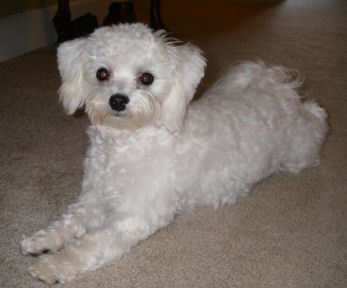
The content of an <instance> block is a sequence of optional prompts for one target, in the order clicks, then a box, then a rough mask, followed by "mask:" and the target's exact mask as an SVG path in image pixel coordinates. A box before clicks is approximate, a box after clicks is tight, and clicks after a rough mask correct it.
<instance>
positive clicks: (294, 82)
mask: <svg viewBox="0 0 347 288" xmlns="http://www.w3.org/2000/svg"><path fill="white" fill-rule="evenodd" d="M302 83H303V77H302V75H301V74H300V72H299V71H298V70H296V69H288V68H285V67H283V66H272V67H267V66H266V65H265V63H264V62H262V61H258V62H240V63H238V64H235V65H233V66H232V67H230V68H229V70H228V71H227V73H225V74H224V76H222V77H221V78H220V79H219V80H218V81H217V82H216V83H215V84H214V85H213V86H212V87H211V88H210V89H209V91H208V93H207V94H209V93H218V92H219V90H220V91H223V92H224V93H225V92H230V94H234V93H235V92H240V91H242V90H244V89H246V88H248V87H250V86H255V85H256V86H257V87H258V88H260V87H264V88H266V87H267V86H268V85H271V86H276V87H278V88H279V87H280V88H281V89H283V88H287V89H295V88H297V87H299V86H301V84H302ZM235 94H237V93H235Z"/></svg>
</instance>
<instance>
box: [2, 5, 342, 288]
mask: <svg viewBox="0 0 347 288" xmlns="http://www.w3.org/2000/svg"><path fill="white" fill-rule="evenodd" d="M138 2H139V4H138V6H136V3H138ZM162 2H164V3H162V18H163V19H164V21H165V24H166V26H167V28H169V29H170V30H171V31H173V36H176V37H178V38H180V39H183V40H189V41H192V42H193V43H195V44H197V45H199V46H200V47H201V48H202V49H203V50H204V51H205V52H206V54H205V55H206V57H207V58H208V61H209V64H208V65H209V66H208V69H207V75H206V77H205V79H204V82H203V83H202V84H201V86H200V88H199V92H198V94H199V93H201V92H202V91H203V90H204V89H206V87H207V86H208V85H210V84H211V83H212V82H213V81H214V80H215V79H216V78H217V77H218V76H219V75H220V74H221V73H222V72H223V70H225V69H226V67H227V66H228V65H230V64H232V63H233V62H235V61H238V60H246V59H251V60H257V59H262V60H264V61H266V62H269V63H274V64H283V65H285V66H288V67H291V68H298V69H299V70H300V71H302V72H303V73H304V75H305V78H306V81H305V84H304V85H303V87H301V88H300V92H301V93H302V94H303V95H304V96H305V97H307V98H311V97H314V98H315V99H317V101H318V102H319V103H320V104H321V105H322V106H323V107H324V108H326V110H327V111H328V113H329V122H330V126H331V129H330V133H329V137H328V139H327V141H326V144H325V146H324V150H323V153H322V161H321V165H320V166H319V167H317V168H314V169H309V170H306V171H304V172H303V173H301V174H299V175H291V174H280V175H276V176H273V177H271V178H270V179H267V180H266V181H263V182H262V183H260V184H259V185H257V186H256V187H255V188H254V189H253V193H252V195H251V196H250V197H247V198H242V199H240V200H239V201H238V202H237V204H236V205H234V206H225V207H223V208H221V209H220V210H217V211H213V210H211V209H208V208H201V209H197V210H195V211H193V212H189V213H184V214H182V215H180V216H178V217H177V219H176V221H175V223H174V224H172V225H170V226H169V227H167V228H165V229H163V230H161V231H159V232H158V233H157V234H155V235H154V236H152V237H151V238H149V239H148V240H146V241H143V242H142V243H141V244H140V245H138V246H137V247H135V248H134V249H132V250H131V252H130V253H129V254H127V255H125V256H124V257H123V258H121V259H120V260H119V261H116V262H113V263H111V264H110V265H108V266H106V267H103V268H101V269H99V270H97V271H95V272H91V273H89V274H86V275H83V277H80V278H79V279H77V280H75V281H74V282H72V283H70V284H68V285H66V287H74V288H75V287H76V288H77V287H79V288H80V287H86V288H91V287H93V288H95V287H100V288H101V287H141V288H147V287H152V288H153V287H276V288H278V287H312V288H319V287H322V288H323V287H324V288H325V287H334V288H337V287H341V288H342V287H346V286H347V263H346V259H347V257H346V249H347V239H346V232H347V227H346V223H347V219H346V214H347V213H346V211H347V197H346V190H347V176H346V172H347V165H346V164H347V159H346V158H347V157H346V156H347V153H346V152H347V147H346V140H347V137H346V136H347V135H346V134H347V122H346V120H347V116H346V114H347V109H346V108H347V107H346V103H347V93H346V90H347V68H346V67H347V66H346V65H347V17H346V15H347V2H346V1H345V0H329V1H326V0H325V1H324V0H306V1H302V0H287V1H285V2H282V3H278V4H276V5H269V6H264V5H256V6H254V5H244V6H237V5H235V4H231V3H232V2H233V1H223V0H219V1H208V0H200V1H197V0H193V1H184V0H180V1H178V0H165V1H162ZM237 2H239V3H240V2H242V1H237ZM247 2H248V3H251V2H252V1H247ZM255 2H257V3H260V2H262V1H255ZM270 2H274V1H270ZM134 3H135V7H137V9H138V11H137V13H138V18H139V20H143V21H146V20H147V18H146V17H145V15H146V14H145V13H144V11H145V10H144V9H147V8H148V7H147V6H148V5H147V6H146V5H144V4H143V1H140V0H139V1H134ZM211 3H213V4H211ZM235 3H236V2H235ZM140 8H141V9H140ZM142 8H143V9H142ZM146 11H147V10H146ZM192 11H194V12H192ZM141 17H142V18H141ZM55 53H56V51H55V47H53V46H52V47H47V48H44V49H41V50H39V51H35V52H33V53H29V54H27V55H24V56H21V57H19V58H16V59H14V60H11V61H8V62H4V63H1V64H0V121H1V122H0V123H1V126H0V231H1V232H0V243H1V244H0V265H1V266H0V287H4V288H5V287H6V288H7V287H11V288H13V287H20V288H27V287H45V285H44V284H42V283H40V282H38V281H37V280H34V279H32V278H31V277H30V276H29V274H28V273H27V272H26V270H27V268H28V267H29V265H30V263H31V262H32V260H33V259H32V258H31V257H27V256H22V255H21V253H20V249H19V245H18V242H19V241H20V240H21V239H22V235H30V234H31V233H33V232H35V231H37V230H38V229H40V228H43V227H44V226H46V225H48V224H49V223H50V222H51V221H52V220H54V219H55V218H56V217H57V216H58V215H60V214H61V213H62V212H63V211H64V210H65V209H66V207H67V205H68V204H69V203H71V202H72V201H73V200H74V199H75V198H76V197H77V195H78V193H79V190H80V183H81V179H82V173H83V169H82V162H83V158H84V154H85V151H86V147H87V144H88V143H87V142H88V141H87V137H86V135H85V130H86V128H87V125H88V120H87V118H86V117H85V116H82V117H68V116H66V115H65V114H64V113H63V110H62V108H61V107H60V105H59V104H58V100H57V94H56V90H57V89H58V87H59V76H58V72H57V67H56V59H55Z"/></svg>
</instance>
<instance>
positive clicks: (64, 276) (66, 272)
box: [29, 254, 76, 284]
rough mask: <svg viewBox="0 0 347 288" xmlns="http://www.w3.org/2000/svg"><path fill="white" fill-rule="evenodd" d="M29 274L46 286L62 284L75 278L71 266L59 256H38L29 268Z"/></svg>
mask: <svg viewBox="0 0 347 288" xmlns="http://www.w3.org/2000/svg"><path fill="white" fill-rule="evenodd" d="M29 273H30V274H31V275H32V276H33V277H35V278H38V279H39V280H41V281H43V282H45V283H48V284H57V283H61V284H64V283H67V282H69V281H71V280H72V279H73V278H74V277H75V276H76V273H75V269H74V268H73V266H71V265H69V264H68V263H65V261H64V260H63V259H61V257H60V255H59V254H56V255H55V254H52V255H42V256H40V257H39V258H38V259H37V261H36V262H35V263H34V265H33V266H31V267H30V269H29Z"/></svg>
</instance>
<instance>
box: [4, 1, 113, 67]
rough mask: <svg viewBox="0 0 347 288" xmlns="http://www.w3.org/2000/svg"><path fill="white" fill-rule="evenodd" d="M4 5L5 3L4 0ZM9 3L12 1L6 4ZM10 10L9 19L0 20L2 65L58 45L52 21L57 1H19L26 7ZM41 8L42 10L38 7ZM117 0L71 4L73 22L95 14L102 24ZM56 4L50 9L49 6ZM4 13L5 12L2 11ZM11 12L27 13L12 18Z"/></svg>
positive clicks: (73, 2) (11, 7)
mask: <svg viewBox="0 0 347 288" xmlns="http://www.w3.org/2000/svg"><path fill="white" fill-rule="evenodd" d="M2 1H4V0H2ZM6 1H8V0H6ZM13 2H14V5H13V6H10V5H7V6H6V5H5V4H6V2H5V3H4V4H3V3H1V6H3V5H4V6H5V7H7V8H6V9H7V10H6V9H5V10H6V11H7V12H6V13H8V14H7V16H6V17H3V16H2V17H1V18H0V42H1V45H0V62H2V61H6V60H9V59H11V58H14V57H17V56H19V55H22V54H25V53H27V52H29V51H32V50H35V49H38V48H41V47H43V46H46V45H49V44H53V43H54V42H55V41H56V33H55V29H54V26H53V23H52V19H53V17H54V15H55V13H56V11H57V4H55V3H57V0H47V1H44V0H39V1H19V2H20V3H22V2H23V3H24V2H25V5H15V3H18V1H17V0H16V1H13ZM34 2H36V4H40V3H41V4H40V5H41V6H35V5H34ZM112 2H114V1H113V0H75V1H71V0H70V10H71V16H72V18H75V17H78V16H81V15H83V14H85V13H87V12H91V13H93V14H94V15H96V16H97V18H98V22H99V23H100V22H102V20H103V19H104V18H105V16H106V14H107V12H108V6H109V4H110V3H112ZM47 3H49V4H52V5H50V6H46V4H47ZM1 10H2V9H1ZM11 11H12V12H13V11H17V12H18V11H24V12H21V13H17V14H11ZM4 14H5V13H4Z"/></svg>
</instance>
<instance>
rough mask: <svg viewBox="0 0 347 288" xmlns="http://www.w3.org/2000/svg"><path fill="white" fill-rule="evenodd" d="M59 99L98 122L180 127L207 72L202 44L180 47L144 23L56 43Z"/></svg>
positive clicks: (104, 123)
mask: <svg viewBox="0 0 347 288" xmlns="http://www.w3.org/2000/svg"><path fill="white" fill-rule="evenodd" d="M58 65H59V71H60V74H61V78H62V84H61V87H60V89H59V93H60V99H61V101H62V103H63V106H64V107H65V109H66V111H67V112H68V113H69V114H72V113H74V112H75V111H76V110H77V109H78V108H81V107H83V106H85V109H86V111H87V113H88V115H89V117H90V119H91V121H92V122H93V123H94V124H97V125H108V126H111V127H115V128H119V129H122V128H126V129H134V128H137V127H143V126H145V125H148V124H150V123H153V122H158V123H159V122H160V123H162V124H163V125H165V126H166V127H167V128H168V129H170V130H173V131H174V130H177V129H179V128H180V127H181V126H182V122H183V119H184V115H185V112H186V108H187V105H188V104H189V102H190V100H191V99H192V98H193V95H194V93H195V90H196V87H197V85H198V84H199V82H200V80H201V78H202V77H203V75H204V68H205V65H206V63H205V59H204V57H203V56H202V55H201V51H200V49H199V48H197V47H195V46H193V45H191V44H186V45H181V46H176V45H174V44H173V43H171V42H170V41H169V40H168V39H167V38H166V37H165V33H164V31H159V32H152V30H151V29H150V28H148V27H147V26H145V25H143V24H121V25H117V26H110V27H103V28H99V29H97V30H96V31H95V32H94V33H93V34H91V35H90V36H89V37H88V38H82V39H76V40H72V41H69V42H66V43H63V44H61V45H60V46H59V48H58Z"/></svg>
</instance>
